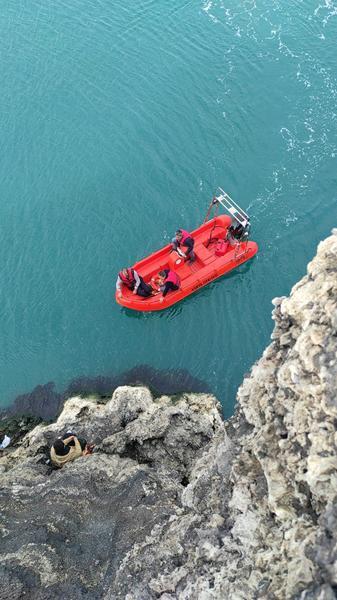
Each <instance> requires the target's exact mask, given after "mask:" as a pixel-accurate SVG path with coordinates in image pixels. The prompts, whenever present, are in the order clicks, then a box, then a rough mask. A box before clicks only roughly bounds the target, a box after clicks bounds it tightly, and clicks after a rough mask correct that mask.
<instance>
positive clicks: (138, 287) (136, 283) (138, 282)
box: [116, 268, 153, 298]
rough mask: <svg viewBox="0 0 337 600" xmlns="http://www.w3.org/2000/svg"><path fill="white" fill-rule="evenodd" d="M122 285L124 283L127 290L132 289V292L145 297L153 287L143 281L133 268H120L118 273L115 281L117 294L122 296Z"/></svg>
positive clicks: (150, 292)
mask: <svg viewBox="0 0 337 600" xmlns="http://www.w3.org/2000/svg"><path fill="white" fill-rule="evenodd" d="M122 285H125V286H126V287H127V288H129V290H132V292H133V293H134V294H138V296H142V297H143V298H147V297H148V296H151V295H152V293H153V289H152V287H151V286H150V285H148V284H147V283H145V281H144V279H143V278H142V277H141V276H140V275H138V273H137V271H136V270H135V269H132V268H131V269H122V270H121V271H120V272H119V273H118V277H117V281H116V290H117V296H118V297H119V298H121V297H122Z"/></svg>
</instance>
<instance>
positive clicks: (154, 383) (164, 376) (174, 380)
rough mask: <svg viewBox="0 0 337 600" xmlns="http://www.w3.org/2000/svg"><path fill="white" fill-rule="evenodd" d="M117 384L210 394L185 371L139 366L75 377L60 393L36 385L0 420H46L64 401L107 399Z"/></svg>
mask: <svg viewBox="0 0 337 600" xmlns="http://www.w3.org/2000/svg"><path fill="white" fill-rule="evenodd" d="M120 385H147V386H148V387H149V388H150V389H151V391H152V393H153V394H154V395H155V396H160V395H162V394H178V393H181V392H210V391H211V390H210V387H209V385H208V384H207V383H206V382H204V381H202V380H200V379H197V378H196V377H193V375H191V374H190V373H189V372H188V371H187V370H185V369H169V370H166V371H161V370H159V369H154V368H153V367H150V366H149V365H138V366H137V367H134V368H133V369H130V370H129V371H125V372H124V373H121V374H120V375H113V376H103V375H102V376H97V377H87V376H82V377H77V378H75V379H73V380H72V381H71V382H70V383H69V385H68V386H67V388H66V389H65V390H64V391H63V392H57V391H56V389H55V384H54V383H53V382H49V383H46V384H44V385H38V386H36V387H35V388H34V389H33V390H32V391H31V392H30V393H28V394H21V395H20V396H17V398H16V399H15V401H14V403H13V404H12V405H11V406H9V407H8V408H6V409H4V410H3V411H1V412H0V417H1V416H6V417H7V416H10V415H23V414H24V415H33V416H36V417H41V418H42V419H43V420H45V421H49V420H51V419H54V418H55V417H56V416H57V415H58V414H59V413H60V411H61V408H62V406H63V403H64V401H65V400H66V399H67V398H70V397H71V396H75V395H82V396H87V395H89V394H97V395H98V396H101V397H103V398H104V397H110V396H111V394H112V392H113V391H114V390H115V389H116V388H117V387H118V386H120Z"/></svg>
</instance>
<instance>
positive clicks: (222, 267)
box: [116, 188, 258, 311]
mask: <svg viewBox="0 0 337 600" xmlns="http://www.w3.org/2000/svg"><path fill="white" fill-rule="evenodd" d="M219 204H221V205H222V206H223V207H224V208H225V209H226V211H227V212H228V213H229V214H228V215H219V216H215V217H213V218H212V219H210V220H208V219H209V216H210V213H211V211H212V209H213V208H215V210H217V209H218V207H219ZM229 215H230V216H229ZM249 226H250V224H249V217H248V215H247V214H246V213H245V212H244V211H243V210H242V209H241V208H240V207H239V206H238V205H237V204H236V203H235V202H234V201H233V200H232V199H231V198H230V196H229V195H228V194H227V193H226V192H224V191H223V190H222V189H221V188H219V194H218V195H217V196H214V198H213V200H212V203H211V205H210V207H209V209H208V212H207V215H206V219H205V222H204V223H203V225H201V226H200V227H198V228H197V229H195V230H194V231H191V236H192V237H193V238H194V248H193V250H194V254H195V261H194V262H190V261H186V260H184V258H182V257H181V256H179V254H178V253H177V252H174V251H172V244H168V245H167V246H165V247H164V248H161V250H158V251H157V252H154V253H153V254H150V256H148V257H146V258H143V259H142V260H140V261H138V262H137V263H135V264H134V265H133V268H134V269H135V270H136V271H137V273H138V275H140V276H141V277H143V279H144V281H145V282H146V283H148V284H150V283H151V279H152V278H153V277H156V276H157V274H158V273H159V271H162V270H163V269H171V270H173V271H175V272H176V273H177V275H178V277H179V279H180V288H179V289H178V290H176V291H170V292H168V293H167V294H166V296H165V297H164V298H163V297H162V294H160V293H159V294H155V295H153V296H150V297H148V298H142V297H141V296H138V295H137V294H133V292H132V291H131V290H130V289H128V288H127V287H126V285H123V286H122V296H121V297H119V296H118V295H117V293H116V301H117V302H118V304H121V305H122V306H125V307H126V308H130V309H133V310H139V311H154V310H162V309H164V308H168V307H169V306H172V305H173V304H176V303H177V302H179V301H180V300H183V299H184V298H186V296H189V295H190V294H193V293H194V292H196V291H197V290H199V289H200V288H202V287H204V286H205V285H207V284H208V283H211V281H214V280H215V279H218V277H221V276H222V275H225V274H226V273H228V272H229V271H232V269H235V268H236V267H238V266H239V265H241V264H242V263H244V262H246V261H247V260H249V259H250V258H252V257H253V256H254V255H255V254H256V253H257V250H258V246H257V244H256V243H255V242H252V241H249V240H248V232H249Z"/></svg>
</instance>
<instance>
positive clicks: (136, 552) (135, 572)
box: [0, 231, 337, 600]
mask: <svg viewBox="0 0 337 600" xmlns="http://www.w3.org/2000/svg"><path fill="white" fill-rule="evenodd" d="M274 304H275V310H274V319H275V329H274V332H273V335H272V343H271V345H270V346H269V347H268V348H267V349H266V351H265V352H264V354H263V356H262V358H261V359H260V361H259V362H258V363H257V364H256V365H255V366H254V367H253V368H252V371H251V373H250V375H249V376H248V377H247V378H246V379H245V380H244V382H243V384H242V386H241V387H240V389H239V391H238V410H237V413H236V415H235V416H234V417H233V418H232V419H231V420H230V421H228V422H226V423H224V422H223V421H222V418H221V416H220V409H219V405H218V403H217V401H216V399H215V398H213V397H212V396H210V395H207V394H188V395H181V396H180V397H168V396H162V397H160V398H157V399H154V398H153V397H152V395H151V393H150V392H149V390H148V389H147V388H144V387H141V388H130V387H121V388H118V389H117V390H116V391H115V392H114V394H113V397H112V399H111V400H110V401H109V402H108V403H107V404H100V403H99V402H97V401H95V400H90V399H85V400H83V399H81V398H79V397H75V398H71V399H70V400H68V402H66V404H65V406H64V409H63V412H62V413H61V415H60V417H59V419H58V421H57V422H56V423H54V424H52V425H48V426H42V425H39V426H38V427H36V428H35V429H34V430H33V431H31V432H30V433H28V434H27V436H26V437H25V438H24V440H23V442H22V444H21V446H20V447H19V448H17V449H15V450H11V451H9V452H7V453H5V455H4V456H3V457H2V459H1V460H0V469H1V470H2V471H1V484H2V485H1V488H2V491H1V503H2V517H1V533H2V542H1V547H0V552H1V555H2V561H1V565H2V566H1V568H0V575H1V589H0V598H6V599H7V598H11V599H13V600H15V599H21V598H33V599H38V600H46V599H49V598H50V599H55V598H57V599H58V598H69V599H71V600H77V599H79V600H80V599H84V598H85V599H89V598H90V600H91V599H96V598H97V599H98V598H104V599H105V600H115V599H117V600H118V599H125V600H152V599H155V598H161V600H174V599H176V598H177V599H179V600H190V599H195V598H196V599H200V600H208V599H219V600H220V599H221V600H222V599H227V598H228V599H230V600H249V599H252V600H253V599H257V598H264V599H268V600H269V599H270V600H273V599H275V600H279V599H280V600H282V599H288V598H297V599H302V600H309V599H310V600H314V599H317V600H318V599H320V600H331V599H333V598H335V597H336V590H337V502H336V499H337V457H336V446H337V432H336V424H337V398H336V375H337V346H336V340H337V232H336V231H334V232H333V235H332V236H331V237H329V238H328V239H327V240H325V241H324V242H322V243H321V244H320V245H319V247H318V253H317V256H316V257H315V259H314V260H313V261H312V262H311V263H310V264H309V266H308V274H307V276H306V277H304V278H303V279H302V280H301V281H300V282H299V283H298V284H297V285H296V286H295V287H294V288H293V290H292V293H291V296H290V297H289V298H288V299H287V298H280V299H276V300H275V301H274ZM70 429H76V431H77V432H78V433H79V434H81V435H84V436H85V437H87V438H88V439H90V440H91V441H94V442H96V443H97V447H96V452H95V453H94V454H93V455H92V456H89V457H83V458H80V459H78V460H77V461H75V462H73V463H72V464H69V465H66V466H65V467H64V468H63V469H61V470H57V471H55V470H51V469H50V468H49V466H48V465H46V463H45V452H46V448H47V447H48V445H50V443H51V441H52V439H53V438H54V437H55V436H56V435H58V434H60V433H64V432H65V431H67V430H70Z"/></svg>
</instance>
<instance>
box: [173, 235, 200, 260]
mask: <svg viewBox="0 0 337 600" xmlns="http://www.w3.org/2000/svg"><path fill="white" fill-rule="evenodd" d="M193 248H194V239H193V238H192V236H191V234H190V233H188V231H185V229H177V231H176V235H175V237H174V238H173V240H172V249H173V250H176V251H177V252H178V254H180V256H182V257H183V258H185V259H186V260H189V261H190V262H193V261H194V260H195V254H194V251H193Z"/></svg>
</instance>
